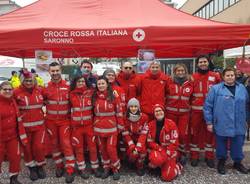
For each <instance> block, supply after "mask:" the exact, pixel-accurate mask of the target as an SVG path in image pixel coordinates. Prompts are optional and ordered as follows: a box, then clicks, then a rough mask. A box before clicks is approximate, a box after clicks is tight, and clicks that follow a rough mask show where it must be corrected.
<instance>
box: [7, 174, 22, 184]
mask: <svg viewBox="0 0 250 184" xmlns="http://www.w3.org/2000/svg"><path fill="white" fill-rule="evenodd" d="M17 177H18V175H14V176H11V177H10V184H22V183H21V182H20V181H18V179H17Z"/></svg>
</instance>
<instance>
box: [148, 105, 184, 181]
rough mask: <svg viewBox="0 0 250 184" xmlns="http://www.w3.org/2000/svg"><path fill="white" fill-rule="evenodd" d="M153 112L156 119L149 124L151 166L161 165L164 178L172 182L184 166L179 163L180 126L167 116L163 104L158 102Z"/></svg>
mask: <svg viewBox="0 0 250 184" xmlns="http://www.w3.org/2000/svg"><path fill="white" fill-rule="evenodd" d="M153 114H154V120H152V121H150V122H149V124H148V127H149V133H148V138H147V142H148V148H149V150H150V153H149V167H150V168H157V167H160V168H161V177H162V179H163V180H164V181H167V182H170V181H172V180H173V179H175V178H176V177H177V176H178V175H180V174H181V170H182V168H183V167H182V165H181V164H179V163H177V150H178V146H179V139H178V138H179V134H178V128H177V126H176V124H175V122H173V121H172V120H170V119H167V118H166V115H165V111H164V107H163V106H162V105H160V104H156V105H155V106H154V107H153Z"/></svg>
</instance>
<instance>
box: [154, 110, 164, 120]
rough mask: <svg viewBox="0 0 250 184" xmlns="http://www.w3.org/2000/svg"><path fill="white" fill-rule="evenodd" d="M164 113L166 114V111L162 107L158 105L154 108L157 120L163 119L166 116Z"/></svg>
mask: <svg viewBox="0 0 250 184" xmlns="http://www.w3.org/2000/svg"><path fill="white" fill-rule="evenodd" d="M164 115H165V113H164V111H163V109H162V108H160V107H156V108H155V109H154V116H155V119H156V120H159V121H160V120H162V119H163V118H164Z"/></svg>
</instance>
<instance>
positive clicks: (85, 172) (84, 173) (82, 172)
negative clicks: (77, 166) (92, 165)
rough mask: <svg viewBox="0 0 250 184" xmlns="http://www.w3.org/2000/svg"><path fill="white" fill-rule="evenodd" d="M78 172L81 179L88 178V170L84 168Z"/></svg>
mask: <svg viewBox="0 0 250 184" xmlns="http://www.w3.org/2000/svg"><path fill="white" fill-rule="evenodd" d="M79 173H80V176H81V178H83V179H88V178H89V172H88V171H87V170H86V169H85V170H81V171H79Z"/></svg>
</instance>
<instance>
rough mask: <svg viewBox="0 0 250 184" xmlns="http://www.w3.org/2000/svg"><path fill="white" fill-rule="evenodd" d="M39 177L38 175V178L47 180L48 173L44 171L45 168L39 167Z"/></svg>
mask: <svg viewBox="0 0 250 184" xmlns="http://www.w3.org/2000/svg"><path fill="white" fill-rule="evenodd" d="M36 171H37V175H38V178H39V179H44V178H46V172H45V170H44V169H43V166H37V169H36Z"/></svg>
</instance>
